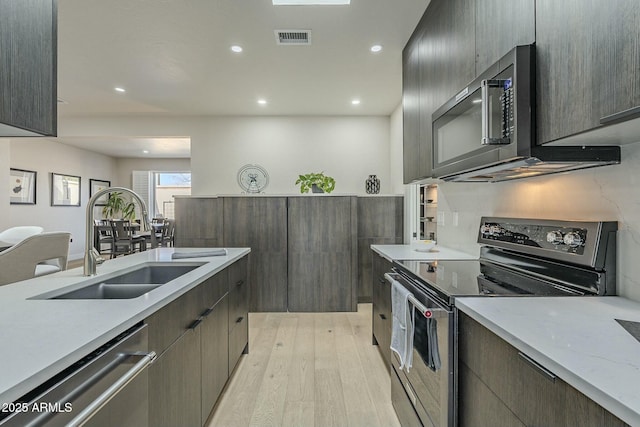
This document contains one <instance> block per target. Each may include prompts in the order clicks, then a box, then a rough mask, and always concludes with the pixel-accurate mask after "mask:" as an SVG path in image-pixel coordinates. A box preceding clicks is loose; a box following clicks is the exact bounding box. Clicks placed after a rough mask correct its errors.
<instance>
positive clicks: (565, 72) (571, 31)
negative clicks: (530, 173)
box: [536, 0, 640, 143]
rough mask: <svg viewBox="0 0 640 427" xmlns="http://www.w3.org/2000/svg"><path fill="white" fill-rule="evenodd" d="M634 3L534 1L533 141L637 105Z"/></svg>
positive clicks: (639, 74)
mask: <svg viewBox="0 0 640 427" xmlns="http://www.w3.org/2000/svg"><path fill="white" fill-rule="evenodd" d="M638 15H640V3H639V2H638V1H636V0H618V1H616V2H615V5H613V4H612V3H610V2H606V1H591V2H589V3H588V5H587V4H585V3H584V2H582V1H579V0H569V1H563V2H555V1H552V0H537V1H536V51H537V61H538V67H537V68H538V72H537V78H536V83H537V117H538V141H539V142H541V143H546V142H549V141H554V140H557V139H560V138H563V137H565V136H568V135H573V134H577V133H580V132H584V131H587V130H590V129H594V128H597V127H599V126H600V119H601V118H604V117H606V116H609V115H613V114H616V113H619V112H622V111H624V110H627V109H630V108H634V107H638V106H640V84H638V82H639V81H640V55H638V50H639V49H640V26H638Z"/></svg>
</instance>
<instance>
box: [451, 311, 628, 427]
mask: <svg viewBox="0 0 640 427" xmlns="http://www.w3.org/2000/svg"><path fill="white" fill-rule="evenodd" d="M458 331H459V336H458V343H459V346H460V347H459V351H458V356H459V363H458V365H459V380H458V383H459V402H460V403H459V408H458V409H459V412H458V413H459V421H460V426H478V425H492V426H494V425H495V426H498V425H505V426H506V425H528V426H530V425H544V426H549V427H553V426H564V427H570V426H576V425H579V426H593V427H596V426H603V425H606V426H625V425H626V424H625V423H624V422H622V421H621V420H620V419H618V418H616V417H615V416H614V415H612V414H611V413H610V412H608V411H606V410H605V409H604V408H602V407H601V406H600V405H598V404H597V403H595V402H593V401H592V400H590V399H589V398H587V397H586V396H585V395H583V394H582V393H580V392H579V391H577V390H576V389H574V388H573V387H571V386H570V385H569V384H567V383H565V382H564V381H562V380H561V379H560V378H559V377H557V376H556V375H554V374H553V372H550V371H548V370H547V369H546V368H545V367H543V366H541V365H539V364H538V363H536V362H535V361H533V360H532V359H530V358H529V357H528V356H527V355H526V354H524V353H521V352H519V351H518V350H517V349H515V348H514V347H512V346H511V345H510V344H508V343H507V342H505V341H504V340H502V339H501V338H500V337H498V336H497V335H495V334H493V333H492V332H491V331H489V330H488V329H486V328H485V327H484V326H482V325H480V324H479V323H478V322H476V321H475V320H473V319H471V318H470V317H468V316H467V315H465V314H464V313H459V327H458ZM514 420H515V422H514Z"/></svg>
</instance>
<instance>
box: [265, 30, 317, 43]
mask: <svg viewBox="0 0 640 427" xmlns="http://www.w3.org/2000/svg"><path fill="white" fill-rule="evenodd" d="M274 32H275V34H276V43H278V44H283V45H309V44H311V30H275V31H274Z"/></svg>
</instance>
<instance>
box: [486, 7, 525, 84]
mask: <svg viewBox="0 0 640 427" xmlns="http://www.w3.org/2000/svg"><path fill="white" fill-rule="evenodd" d="M535 7H536V2H535V0H482V1H476V2H475V10H476V23H475V29H476V35H475V41H476V43H475V48H476V76H478V75H480V74H481V73H482V72H483V71H484V70H486V69H487V68H489V67H490V66H491V65H492V64H494V63H495V62H497V61H498V60H499V59H500V58H502V57H503V56H504V55H505V54H506V53H507V52H509V51H510V50H511V49H513V48H514V47H515V46H519V45H527V44H532V43H533V42H535V41H536V32H535V25H536V22H535V17H536V16H535Z"/></svg>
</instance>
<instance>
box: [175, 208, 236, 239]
mask: <svg viewBox="0 0 640 427" xmlns="http://www.w3.org/2000/svg"><path fill="white" fill-rule="evenodd" d="M175 200H176V201H175V216H176V227H175V237H174V242H175V243H174V244H175V246H176V247H183V248H184V247H195V248H219V247H223V246H224V243H223V242H224V235H223V224H224V221H223V216H224V210H223V200H222V199H221V198H217V197H189V198H186V197H176V199H175Z"/></svg>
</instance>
